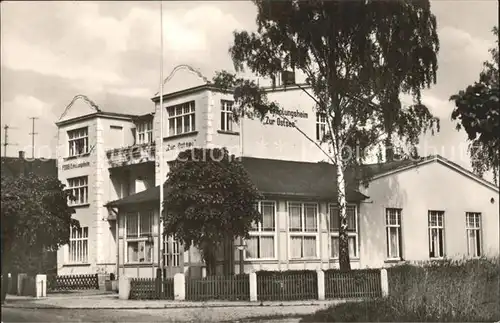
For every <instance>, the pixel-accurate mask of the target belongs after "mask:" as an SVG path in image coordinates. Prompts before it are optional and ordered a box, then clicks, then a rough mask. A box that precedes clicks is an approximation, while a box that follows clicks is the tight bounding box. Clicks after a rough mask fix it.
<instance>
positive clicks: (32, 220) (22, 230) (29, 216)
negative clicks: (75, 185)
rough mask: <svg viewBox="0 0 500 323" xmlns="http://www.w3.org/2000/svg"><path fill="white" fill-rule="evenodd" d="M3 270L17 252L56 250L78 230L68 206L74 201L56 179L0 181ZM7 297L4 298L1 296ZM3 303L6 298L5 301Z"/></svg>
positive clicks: (32, 178) (17, 256) (16, 257)
mask: <svg viewBox="0 0 500 323" xmlns="http://www.w3.org/2000/svg"><path fill="white" fill-rule="evenodd" d="M1 180H2V182H1V195H2V205H1V212H2V220H1V221H2V222H1V224H2V237H1V243H2V269H3V272H4V274H5V273H6V272H8V270H9V269H10V267H11V265H12V264H13V262H15V260H18V259H19V255H16V253H17V252H22V251H26V250H28V249H32V250H35V251H36V250H38V251H40V252H42V251H44V250H57V249H58V248H59V247H60V246H61V245H64V244H67V243H68V242H69V235H70V228H71V227H78V226H79V223H78V221H76V220H74V219H72V218H71V215H72V214H73V213H74V210H73V209H72V208H70V207H69V206H68V199H69V198H73V197H72V196H71V194H70V193H69V192H68V191H66V190H64V185H63V184H62V183H61V182H60V181H59V180H58V179H57V178H55V177H42V176H36V175H33V174H29V175H27V176H20V177H11V176H3V175H2V178H1ZM2 296H3V297H4V295H2ZM2 300H3V298H2Z"/></svg>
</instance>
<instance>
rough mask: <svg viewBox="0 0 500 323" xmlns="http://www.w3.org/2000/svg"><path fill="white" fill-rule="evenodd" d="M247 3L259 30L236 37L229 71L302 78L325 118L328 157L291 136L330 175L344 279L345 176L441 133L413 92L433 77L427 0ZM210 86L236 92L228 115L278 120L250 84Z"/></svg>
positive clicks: (232, 78) (220, 78) (432, 25)
mask: <svg viewBox="0 0 500 323" xmlns="http://www.w3.org/2000/svg"><path fill="white" fill-rule="evenodd" d="M254 3H255V5H256V6H257V10H258V13H257V27H258V29H257V32H252V33H249V32H246V31H241V32H235V33H234V44H233V46H232V47H231V48H230V50H229V52H230V54H231V56H232V59H233V63H234V66H235V69H236V71H237V72H240V71H243V70H244V69H245V68H249V69H250V70H251V71H252V72H253V73H254V74H256V75H258V76H260V77H270V78H273V77H274V76H275V75H277V74H279V73H281V72H282V71H285V70H290V69H293V70H298V71H300V72H302V73H303V74H304V75H305V76H306V77H307V80H306V82H307V85H308V86H307V87H305V86H300V85H299V87H300V88H301V89H303V90H304V91H306V92H307V93H308V94H309V96H310V97H311V98H312V99H313V100H314V101H315V104H314V105H315V108H316V111H317V112H318V113H321V114H322V115H324V116H325V117H326V119H327V125H328V128H329V133H328V134H327V135H325V136H324V138H323V142H324V143H327V144H328V147H329V150H331V152H332V153H331V154H330V153H328V152H327V151H325V149H323V148H322V147H321V145H319V144H318V143H317V142H316V141H315V140H313V139H311V138H310V137H309V136H308V135H307V134H306V133H305V132H304V131H302V130H301V129H299V128H297V127H296V129H297V130H298V131H300V132H301V133H302V134H303V135H304V136H306V138H307V139H309V140H310V141H311V142H313V143H314V144H316V145H317V146H318V148H319V149H321V150H322V151H323V152H324V153H325V155H327V156H328V159H329V161H330V162H332V163H333V164H335V165H336V167H337V181H336V183H338V184H337V191H338V194H337V195H338V196H337V199H338V201H337V202H338V205H339V211H340V212H339V216H340V224H341V225H340V232H339V236H340V237H339V249H340V250H339V261H340V268H341V270H349V269H350V261H349V251H348V237H347V213H346V197H345V188H346V176H345V172H346V169H348V168H351V167H356V166H358V165H359V164H360V163H362V162H363V161H364V160H365V159H366V157H367V156H368V154H369V151H370V150H373V148H374V147H375V146H377V145H379V144H380V142H381V141H382V142H384V141H385V142H386V143H392V141H393V136H398V137H399V138H401V139H403V142H404V143H406V144H408V145H409V146H410V150H411V152H412V154H413V153H414V149H413V146H415V144H416V143H418V136H419V134H420V133H421V132H422V131H425V130H427V129H431V130H434V129H435V128H436V127H437V128H438V127H439V124H438V122H437V119H436V118H434V117H433V116H432V114H431V113H430V112H429V110H428V109H427V107H425V106H424V105H423V104H422V103H421V100H420V96H421V93H420V91H421V89H422V88H424V87H426V86H430V84H432V83H433V82H435V78H436V70H437V59H436V55H437V51H438V49H439V42H438V38H437V33H436V18H435V17H434V15H432V13H431V11H430V4H429V1H428V0H419V1H410V0H394V1H390V2H387V1H375V0H373V1H270V0H255V1H254ZM213 81H214V84H215V85H216V86H218V87H220V88H221V89H222V90H231V89H232V90H234V100H235V103H236V115H241V116H246V117H250V118H253V117H260V118H263V117H264V116H265V115H266V114H268V113H271V114H279V111H280V108H281V107H280V105H279V103H277V102H273V101H270V100H269V99H268V97H267V95H266V92H265V91H264V90H263V89H262V88H261V87H259V86H258V85H257V84H256V83H255V82H253V81H250V80H247V79H244V78H241V77H238V76H237V75H235V74H232V73H229V72H227V71H222V72H219V73H218V74H217V75H216V76H215V78H214V80H213ZM308 90H311V92H312V93H311V92H309V91H308ZM401 92H405V93H408V94H410V95H411V96H412V97H413V98H414V104H413V105H411V106H409V107H404V108H403V107H402V105H401V103H400V101H399V94H400V93H401ZM281 118H285V119H287V120H288V118H287V117H286V116H283V115H282V116H281ZM289 121H290V120H289ZM356 146H357V147H358V148H359V152H360V156H358V157H359V158H351V159H345V158H344V157H345V156H346V155H347V154H344V153H347V150H350V151H351V152H352V151H355V150H354V147H356ZM332 183H333V181H332Z"/></svg>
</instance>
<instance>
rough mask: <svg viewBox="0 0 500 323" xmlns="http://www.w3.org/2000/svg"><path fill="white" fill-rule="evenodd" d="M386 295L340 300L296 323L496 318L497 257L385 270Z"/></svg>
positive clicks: (499, 308)
mask: <svg viewBox="0 0 500 323" xmlns="http://www.w3.org/2000/svg"><path fill="white" fill-rule="evenodd" d="M388 276H389V297H387V298H380V299H372V300H367V301H363V302H353V303H344V304H339V305H336V306H332V307H330V308H328V309H325V310H320V311H318V312H316V313H315V314H313V315H310V316H307V317H304V318H303V319H302V320H301V322H497V321H500V258H494V259H485V258H483V259H474V260H460V261H451V260H444V261H439V262H427V263H420V264H417V265H415V264H413V265H409V264H406V265H402V266H397V267H393V268H390V269H388Z"/></svg>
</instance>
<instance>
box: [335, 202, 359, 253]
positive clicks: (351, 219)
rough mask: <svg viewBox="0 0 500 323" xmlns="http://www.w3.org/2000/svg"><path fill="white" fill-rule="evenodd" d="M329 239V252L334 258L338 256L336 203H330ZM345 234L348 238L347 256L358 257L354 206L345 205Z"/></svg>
mask: <svg viewBox="0 0 500 323" xmlns="http://www.w3.org/2000/svg"><path fill="white" fill-rule="evenodd" d="M329 218H330V239H331V253H330V256H331V257H332V258H334V259H338V258H339V231H340V218H339V208H338V207H337V206H336V205H330V217H329ZM347 235H348V239H349V257H350V258H358V221H357V214H356V206H355V205H348V206H347Z"/></svg>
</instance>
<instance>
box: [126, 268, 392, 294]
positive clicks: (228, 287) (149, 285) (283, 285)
mask: <svg viewBox="0 0 500 323" xmlns="http://www.w3.org/2000/svg"><path fill="white" fill-rule="evenodd" d="M383 271H385V269H383ZM251 275H254V277H255V278H254V279H255V280H256V281H254V282H253V283H252V282H251V278H250V276H251ZM182 278H183V279H182V280H183V281H184V282H183V284H182V285H183V288H184V290H183V291H182V292H181V293H180V294H182V295H184V296H185V297H184V298H183V299H185V300H188V301H207V300H228V301H242V300H252V296H251V294H252V291H251V289H252V288H251V285H252V284H255V285H256V286H255V294H256V295H254V297H255V298H256V299H254V300H257V301H292V300H318V299H349V298H376V297H380V296H382V295H383V294H384V291H383V289H384V287H383V286H387V282H386V281H385V283H384V280H387V273H386V272H384V273H382V272H381V270H380V269H360V270H352V271H349V272H340V271H338V270H326V271H282V272H278V271H274V272H273V271H261V272H257V273H255V274H250V275H249V274H242V275H233V276H207V277H204V278H189V277H182ZM174 285H175V281H174V279H173V278H169V279H163V280H159V279H153V278H132V279H131V280H130V296H129V298H130V299H174V298H175V295H174V294H176V293H177V294H179V292H178V291H174ZM182 285H181V288H182ZM176 286H178V285H176ZM177 288H178V287H177Z"/></svg>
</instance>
